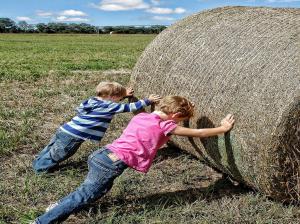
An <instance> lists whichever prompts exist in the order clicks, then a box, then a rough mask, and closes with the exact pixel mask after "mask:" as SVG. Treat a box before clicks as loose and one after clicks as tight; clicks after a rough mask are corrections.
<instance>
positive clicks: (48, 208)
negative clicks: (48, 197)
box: [45, 202, 58, 212]
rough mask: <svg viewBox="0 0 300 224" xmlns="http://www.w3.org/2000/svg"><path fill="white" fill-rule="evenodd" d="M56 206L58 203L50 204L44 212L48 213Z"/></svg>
mask: <svg viewBox="0 0 300 224" xmlns="http://www.w3.org/2000/svg"><path fill="white" fill-rule="evenodd" d="M57 205H58V202H55V203H53V204H51V205H49V206H48V207H47V208H46V210H45V211H46V212H49V211H50V210H51V209H53V208H54V207H56V206H57Z"/></svg>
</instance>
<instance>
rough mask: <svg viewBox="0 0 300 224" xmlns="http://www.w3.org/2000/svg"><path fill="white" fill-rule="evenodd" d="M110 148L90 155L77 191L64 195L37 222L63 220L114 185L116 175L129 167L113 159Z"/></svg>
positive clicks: (43, 223)
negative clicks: (110, 155) (86, 168)
mask: <svg viewBox="0 0 300 224" xmlns="http://www.w3.org/2000/svg"><path fill="white" fill-rule="evenodd" d="M109 153H111V152H110V151H109V150H108V149H105V148H101V149H99V150H97V151H95V152H94V153H92V154H91V155H90V156H89V159H88V165H89V172H88V174H87V177H86V179H85V181H84V182H83V183H82V184H81V185H80V186H79V187H78V188H77V190H76V191H74V192H73V193H71V194H69V195H68V196H66V197H64V198H63V199H61V200H60V201H59V202H58V205H56V206H55V207H54V208H52V209H51V210H49V211H48V212H46V213H45V214H43V215H42V216H40V217H38V218H37V219H36V222H37V223H40V224H48V223H56V222H61V221H63V220H65V219H67V218H68V216H69V215H70V214H71V213H73V212H76V211H78V210H80V209H81V208H82V207H83V206H85V205H87V204H88V203H90V202H93V201H96V200H97V199H99V198H101V197H102V196H103V195H104V194H106V193H107V192H108V191H109V190H110V189H111V187H112V185H113V181H114V179H115V178H116V177H118V176H119V175H121V174H122V173H123V171H124V170H125V169H126V168H127V165H126V164H125V163H124V162H123V161H122V160H117V161H115V162H114V161H112V160H111V159H110V158H109V157H108V154H109Z"/></svg>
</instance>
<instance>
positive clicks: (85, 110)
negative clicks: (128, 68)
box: [60, 97, 151, 141]
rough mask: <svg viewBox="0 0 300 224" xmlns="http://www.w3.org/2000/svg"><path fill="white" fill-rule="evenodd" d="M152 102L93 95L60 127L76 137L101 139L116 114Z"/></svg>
mask: <svg viewBox="0 0 300 224" xmlns="http://www.w3.org/2000/svg"><path fill="white" fill-rule="evenodd" d="M150 104H151V102H150V100H148V99H144V100H139V101H137V102H134V103H124V104H121V103H115V102H113V101H107V100H98V99H97V98H95V97H93V98H90V99H88V100H85V101H83V102H82V103H81V104H80V106H79V107H78V108H77V116H75V117H74V118H73V119H72V120H71V121H70V122H68V123H66V124H64V125H63V126H61V127H60V129H61V130H62V131H64V132H66V133H67V134H69V135H72V136H74V137H76V138H80V139H83V140H88V139H89V140H93V141H101V139H102V137H103V136H104V133H105V132H106V130H107V128H108V125H109V123H110V122H111V120H112V118H113V116H114V115H115V114H117V113H124V112H135V111H137V110H140V109H142V108H144V107H146V106H149V105H150Z"/></svg>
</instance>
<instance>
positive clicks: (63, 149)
mask: <svg viewBox="0 0 300 224" xmlns="http://www.w3.org/2000/svg"><path fill="white" fill-rule="evenodd" d="M82 142H84V140H82V139H79V138H76V137H73V136H72V135H69V134H67V133H65V132H63V131H62V130H60V129H58V130H57V132H56V133H55V135H54V136H53V137H52V139H51V140H50V142H49V144H48V145H47V146H46V147H45V148H44V149H43V150H42V151H41V152H40V153H39V155H38V157H37V158H36V159H34V161H33V162H32V166H33V169H34V170H35V171H36V172H37V173H38V172H43V171H48V170H50V169H52V168H54V167H56V166H57V165H58V163H59V162H61V161H63V160H66V159H67V158H69V157H70V156H72V155H73V154H74V153H75V152H76V151H77V149H78V148H79V146H80V145H81V144H82Z"/></svg>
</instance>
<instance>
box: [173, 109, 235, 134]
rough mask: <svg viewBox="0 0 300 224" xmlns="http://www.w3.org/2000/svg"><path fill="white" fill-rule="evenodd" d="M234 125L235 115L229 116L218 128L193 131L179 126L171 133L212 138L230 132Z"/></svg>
mask: <svg viewBox="0 0 300 224" xmlns="http://www.w3.org/2000/svg"><path fill="white" fill-rule="evenodd" d="M233 123H234V118H233V115H231V114H228V115H227V116H226V117H225V118H224V119H223V120H222V121H221V126H220V127H216V128H203V129H193V128H185V127H181V126H177V127H176V128H175V129H174V130H173V131H172V132H171V133H172V134H174V135H180V136H188V137H200V138H205V137H211V136H216V135H219V134H223V133H225V132H227V131H229V130H230V129H231V128H232V126H233Z"/></svg>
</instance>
